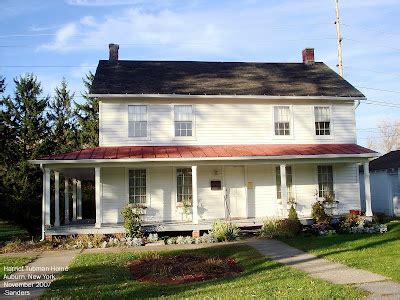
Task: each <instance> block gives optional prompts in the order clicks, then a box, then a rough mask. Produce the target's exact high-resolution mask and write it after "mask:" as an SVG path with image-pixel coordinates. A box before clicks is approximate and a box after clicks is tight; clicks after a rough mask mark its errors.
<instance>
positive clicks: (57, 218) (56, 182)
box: [54, 172, 60, 227]
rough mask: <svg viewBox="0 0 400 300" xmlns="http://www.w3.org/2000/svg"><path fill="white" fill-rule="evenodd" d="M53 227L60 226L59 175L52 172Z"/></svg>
mask: <svg viewBox="0 0 400 300" xmlns="http://www.w3.org/2000/svg"><path fill="white" fill-rule="evenodd" d="M54 226H56V227H58V226H60V173H59V172H54Z"/></svg>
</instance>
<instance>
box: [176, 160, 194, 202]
mask: <svg viewBox="0 0 400 300" xmlns="http://www.w3.org/2000/svg"><path fill="white" fill-rule="evenodd" d="M176 183H177V193H176V194H177V201H178V202H186V203H187V202H188V203H192V169H191V168H185V169H176Z"/></svg>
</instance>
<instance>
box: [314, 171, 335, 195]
mask: <svg viewBox="0 0 400 300" xmlns="http://www.w3.org/2000/svg"><path fill="white" fill-rule="evenodd" d="M329 193H333V170H332V166H318V196H319V197H324V196H325V195H326V194H329Z"/></svg>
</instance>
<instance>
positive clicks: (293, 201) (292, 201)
mask: <svg viewBox="0 0 400 300" xmlns="http://www.w3.org/2000/svg"><path fill="white" fill-rule="evenodd" d="M296 204H297V201H296V199H295V198H294V197H289V199H288V202H287V209H288V210H290V208H291V207H292V206H293V208H296Z"/></svg>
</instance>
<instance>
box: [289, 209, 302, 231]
mask: <svg viewBox="0 0 400 300" xmlns="http://www.w3.org/2000/svg"><path fill="white" fill-rule="evenodd" d="M288 220H289V221H290V222H291V223H293V224H292V225H291V226H293V227H294V229H296V227H297V230H295V231H296V232H295V233H299V232H300V231H301V228H302V227H303V226H302V225H301V223H300V220H299V217H298V216H297V212H296V209H295V208H294V207H293V205H292V206H291V207H290V209H289V216H288Z"/></svg>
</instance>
